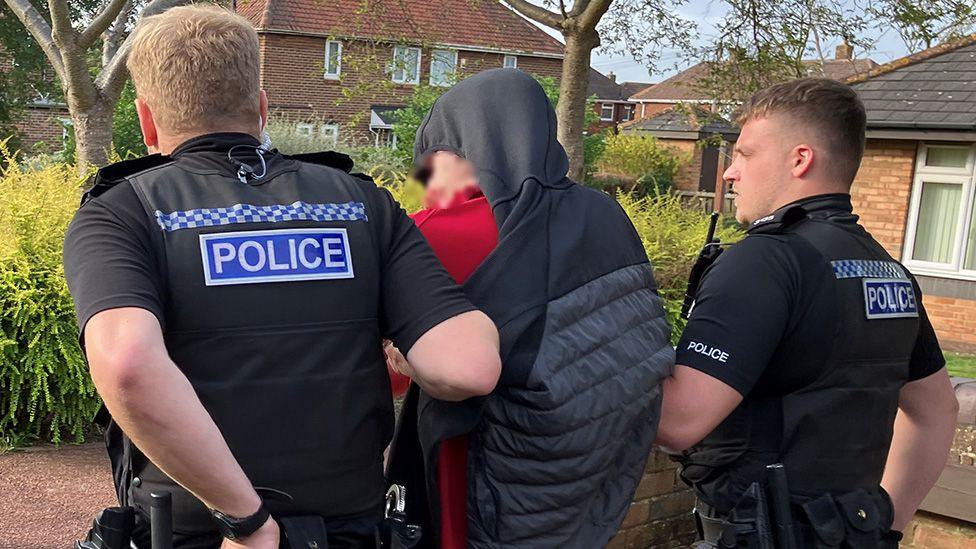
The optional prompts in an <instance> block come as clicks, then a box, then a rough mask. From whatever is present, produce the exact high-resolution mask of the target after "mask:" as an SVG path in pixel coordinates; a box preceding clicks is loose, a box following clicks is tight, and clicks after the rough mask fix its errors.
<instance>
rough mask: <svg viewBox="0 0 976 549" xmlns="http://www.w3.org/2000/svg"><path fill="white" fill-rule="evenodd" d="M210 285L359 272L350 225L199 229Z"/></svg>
mask: <svg viewBox="0 0 976 549" xmlns="http://www.w3.org/2000/svg"><path fill="white" fill-rule="evenodd" d="M200 252H201V255H202V258H203V275H204V280H205V281H206V284H207V286H222V285H229V284H256V283H262V282H292V281H304V280H329V279H343V278H354V276H355V275H354V272H353V265H352V250H351V249H350V247H349V236H348V234H346V229H331V228H316V229H277V230H267V231H240V232H230V233H215V234H201V235H200Z"/></svg>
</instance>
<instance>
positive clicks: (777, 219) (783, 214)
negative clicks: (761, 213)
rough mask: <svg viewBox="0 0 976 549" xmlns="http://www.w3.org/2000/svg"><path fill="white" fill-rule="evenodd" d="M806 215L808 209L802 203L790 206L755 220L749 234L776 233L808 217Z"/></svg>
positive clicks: (748, 231)
mask: <svg viewBox="0 0 976 549" xmlns="http://www.w3.org/2000/svg"><path fill="white" fill-rule="evenodd" d="M806 217H807V211H806V209H804V208H803V206H802V205H796V206H790V207H788V208H783V209H780V210H776V211H775V212H773V213H772V214H770V215H767V216H766V217H762V218H759V219H757V220H755V221H753V222H752V225H750V226H749V229H748V230H746V232H747V233H749V234H775V233H779V232H782V231H783V230H784V229H785V228H787V227H789V226H790V225H793V224H794V223H796V222H798V221H800V220H803V219H806Z"/></svg>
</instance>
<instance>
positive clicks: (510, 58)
mask: <svg viewBox="0 0 976 549" xmlns="http://www.w3.org/2000/svg"><path fill="white" fill-rule="evenodd" d="M502 66H504V67H505V68H506V69H515V68H518V57H515V56H514V55H506V56H505V60H504V62H503V63H502Z"/></svg>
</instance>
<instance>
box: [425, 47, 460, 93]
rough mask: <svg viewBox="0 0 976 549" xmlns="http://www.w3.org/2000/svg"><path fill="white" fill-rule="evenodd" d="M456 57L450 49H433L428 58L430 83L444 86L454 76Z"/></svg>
mask: <svg viewBox="0 0 976 549" xmlns="http://www.w3.org/2000/svg"><path fill="white" fill-rule="evenodd" d="M456 59H457V58H456V57H455V55H454V52H453V51H451V50H434V51H433V52H432V53H431V58H430V83H431V84H433V85H435V86H446V85H448V84H450V83H451V80H452V79H453V78H454V69H455V67H454V63H455V60H456Z"/></svg>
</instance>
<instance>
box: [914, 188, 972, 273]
mask: <svg viewBox="0 0 976 549" xmlns="http://www.w3.org/2000/svg"><path fill="white" fill-rule="evenodd" d="M961 199H962V185H958V184H952V183H929V182H925V183H923V184H922V200H921V201H920V202H921V203H920V204H919V208H918V229H917V230H916V231H915V249H914V251H913V252H912V259H917V260H919V261H932V262H935V263H951V262H952V250H953V247H954V244H955V242H956V229H957V227H958V226H959V201H960V200H961Z"/></svg>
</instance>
